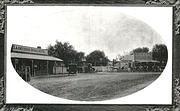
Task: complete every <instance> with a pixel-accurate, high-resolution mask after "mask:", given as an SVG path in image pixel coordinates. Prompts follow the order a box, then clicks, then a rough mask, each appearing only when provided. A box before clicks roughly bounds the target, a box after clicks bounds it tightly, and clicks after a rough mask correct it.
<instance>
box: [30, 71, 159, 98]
mask: <svg viewBox="0 0 180 111" xmlns="http://www.w3.org/2000/svg"><path fill="white" fill-rule="evenodd" d="M159 75H160V73H105V72H104V73H80V74H78V75H77V76H68V77H51V78H38V79H33V80H31V82H30V84H31V85H32V86H34V87H36V88H37V89H39V90H41V91H43V92H45V93H48V94H51V95H54V96H58V97H61V98H66V99H71V100H81V101H97V100H98V101H101V100H107V99H113V98H118V97H122V96H126V95H129V94H132V93H134V92H136V91H138V90H140V89H143V88H144V87H146V86H148V85H149V84H150V83H152V82H153V81H154V80H155V79H156V78H158V77H159Z"/></svg>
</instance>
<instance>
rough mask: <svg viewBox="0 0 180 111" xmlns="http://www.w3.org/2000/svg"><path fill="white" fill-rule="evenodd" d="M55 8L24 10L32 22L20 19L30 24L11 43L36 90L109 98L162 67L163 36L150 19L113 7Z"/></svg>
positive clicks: (19, 68)
mask: <svg viewBox="0 0 180 111" xmlns="http://www.w3.org/2000/svg"><path fill="white" fill-rule="evenodd" d="M22 8H23V7H22ZM56 8H57V10H55V11H54V10H52V11H51V10H50V11H49V12H47V13H42V14H41V16H38V15H37V16H38V17H39V18H36V19H33V17H31V16H30V15H31V14H30V15H28V14H27V15H24V17H25V20H24V21H22V22H24V23H29V22H34V23H32V24H28V25H29V26H27V24H24V25H22V26H24V27H25V28H29V29H31V30H30V31H29V30H25V32H23V33H19V35H18V34H17V35H18V36H19V38H20V39H16V40H13V42H12V46H11V62H12V65H13V67H14V70H15V71H16V72H17V74H18V75H19V76H20V77H21V78H22V79H23V80H24V81H26V82H27V83H28V84H30V85H32V86H33V87H35V88H37V89H38V90H40V91H42V92H45V93H47V94H50V95H53V96H56V97H60V98H64V99H68V100H77V101H104V100H111V99H116V98H120V97H124V96H127V95H130V94H133V93H135V92H137V91H139V90H141V89H143V88H145V87H147V86H148V85H150V84H151V83H152V82H153V81H155V80H156V79H157V78H158V77H159V76H160V75H161V74H162V72H163V71H164V69H165V68H166V63H167V61H168V50H167V46H166V42H165V41H164V40H163V38H162V37H161V36H160V34H158V33H157V32H156V30H154V29H153V28H152V27H151V26H149V25H148V23H145V22H143V21H142V20H139V19H137V18H136V17H133V16H132V15H128V14H126V13H122V12H121V11H119V10H117V7H91V6H84V7H73V6H61V7H56ZM41 9H42V10H43V8H41ZM44 10H46V9H44ZM21 11H22V10H21ZM38 11H39V12H38ZM40 12H41V10H37V13H34V12H33V13H34V14H35V15H36V14H38V13H40ZM36 21H38V23H37V24H36V23H35V22H36ZM16 24H18V23H15V24H14V25H16ZM44 24H46V25H47V27H44ZM32 27H33V28H32ZM48 31H49V32H51V33H49V32H48ZM32 32H33V33H32ZM52 32H53V33H52ZM21 37H22V38H23V39H22V38H21ZM32 38H34V39H32ZM19 40H20V41H19Z"/></svg>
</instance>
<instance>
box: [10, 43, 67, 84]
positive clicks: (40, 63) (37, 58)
mask: <svg viewBox="0 0 180 111" xmlns="http://www.w3.org/2000/svg"><path fill="white" fill-rule="evenodd" d="M11 61H12V64H13V66H14V68H15V70H16V71H17V73H18V74H19V75H20V76H21V77H22V78H23V79H24V80H25V81H29V80H30V78H31V77H35V76H42V75H51V74H56V73H57V72H56V70H55V69H56V67H63V60H61V59H59V58H56V57H52V56H49V55H48V50H47V49H41V47H37V48H34V47H28V46H22V45H16V44H13V45H12V48H11Z"/></svg>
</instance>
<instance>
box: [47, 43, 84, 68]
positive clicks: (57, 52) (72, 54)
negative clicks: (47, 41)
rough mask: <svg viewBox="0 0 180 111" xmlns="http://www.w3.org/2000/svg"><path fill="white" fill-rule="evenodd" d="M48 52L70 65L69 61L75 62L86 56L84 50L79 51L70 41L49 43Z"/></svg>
mask: <svg viewBox="0 0 180 111" xmlns="http://www.w3.org/2000/svg"><path fill="white" fill-rule="evenodd" d="M48 53H49V55H51V56H55V57H57V58H60V59H62V60H63V61H64V64H65V65H66V66H67V65H68V63H75V62H78V61H80V60H82V58H84V52H77V51H76V50H75V49H74V47H73V46H72V45H70V44H69V43H68V42H64V43H62V42H59V41H56V44H55V45H54V46H52V45H49V47H48Z"/></svg>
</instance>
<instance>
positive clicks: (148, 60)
mask: <svg viewBox="0 0 180 111" xmlns="http://www.w3.org/2000/svg"><path fill="white" fill-rule="evenodd" d="M135 62H156V63H158V62H159V61H155V60H136V61H135Z"/></svg>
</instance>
